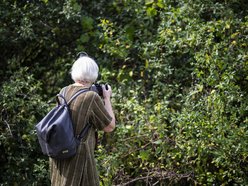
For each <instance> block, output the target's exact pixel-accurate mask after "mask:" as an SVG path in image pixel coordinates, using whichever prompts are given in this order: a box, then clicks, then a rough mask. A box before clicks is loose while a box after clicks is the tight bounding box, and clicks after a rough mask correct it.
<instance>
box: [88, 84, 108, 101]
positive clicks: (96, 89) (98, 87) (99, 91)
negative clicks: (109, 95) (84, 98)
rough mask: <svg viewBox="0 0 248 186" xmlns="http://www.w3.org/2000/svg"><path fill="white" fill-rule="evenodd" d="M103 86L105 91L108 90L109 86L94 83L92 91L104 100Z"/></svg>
mask: <svg viewBox="0 0 248 186" xmlns="http://www.w3.org/2000/svg"><path fill="white" fill-rule="evenodd" d="M102 86H105V89H106V90H108V84H100V83H94V84H93V85H92V86H91V87H90V90H92V91H94V92H96V93H97V94H98V95H99V96H100V97H101V98H103V90H102Z"/></svg>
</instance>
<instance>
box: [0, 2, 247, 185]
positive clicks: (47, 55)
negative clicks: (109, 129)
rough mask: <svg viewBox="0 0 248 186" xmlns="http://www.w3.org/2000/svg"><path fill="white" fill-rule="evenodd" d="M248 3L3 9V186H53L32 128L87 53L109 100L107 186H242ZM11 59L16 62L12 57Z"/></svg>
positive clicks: (103, 149) (101, 152) (8, 5)
mask: <svg viewBox="0 0 248 186" xmlns="http://www.w3.org/2000/svg"><path fill="white" fill-rule="evenodd" d="M247 10H248V5H247V3H246V2H245V1H244V0H238V1H236V0H235V1H234V0H230V1H217V0H206V1H200V0H194V1H192V0H184V1H177V0H176V1H175V0H166V1H165V0H156V1H155V0H146V1H141V0H137V1H130V0H124V1H105V0H99V1H85V2H83V3H82V2H79V1H75V0H65V1H62V2H55V1H47V0H44V1H39V2H35V3H34V2H33V1H32V2H28V1H27V2H26V1H25V2H24V1H23V2H19V1H14V2H10V1H2V3H1V6H0V15H1V22H2V27H1V28H0V40H1V43H3V45H1V46H0V49H1V51H2V54H3V55H1V56H0V59H1V64H0V67H1V68H0V74H1V77H3V79H2V80H1V83H0V84H1V100H0V102H1V126H0V131H1V135H0V140H1V141H0V149H1V152H3V153H1V155H0V164H1V172H2V173H3V174H2V175H1V177H0V182H1V184H2V185H7V184H13V185H19V184H20V185H23V184H24V185H25V184H27V185H32V184H33V185H39V183H42V184H43V185H49V176H48V173H49V172H48V171H47V170H48V167H47V166H48V162H47V159H45V158H44V157H42V155H41V152H40V150H39V147H38V142H37V139H36V136H35V133H34V128H33V127H34V125H35V123H37V121H38V120H39V119H40V118H41V117H42V116H44V114H45V113H46V111H47V110H48V109H49V107H50V106H49V105H48V104H47V103H45V102H44V101H45V100H49V99H51V97H52V96H53V95H54V94H56V93H57V91H58V90H59V88H61V87H62V86H65V85H67V84H68V83H70V82H71V81H70V79H69V74H68V72H69V69H70V67H71V62H72V61H73V60H74V57H75V55H76V53H77V52H79V51H81V50H83V51H86V52H87V53H88V54H89V55H90V56H92V57H93V58H95V59H96V61H97V62H98V63H99V65H100V70H101V75H102V79H101V81H102V82H108V83H109V84H111V85H112V88H113V90H114V91H113V107H114V109H115V114H116V118H117V128H116V130H115V131H114V132H113V133H112V134H103V133H101V136H100V137H101V138H100V139H101V140H100V144H99V149H98V151H97V152H96V154H97V164H98V166H99V171H100V178H101V184H102V185H129V184H130V185H156V184H159V185H247V184H248V177H247V172H248V170H247V167H248V166H247V165H248V164H247V163H248V159H247V157H248V154H247V152H248V139H247V136H248V135H247V131H248V130H247V121H248V119H247V115H248V105H247V103H248V95H247V92H248V87H247V85H248V82H247V81H248V62H247V61H248V60H247V59H248V57H247V43H248V41H247V38H248V17H247ZM13 49H14V50H13Z"/></svg>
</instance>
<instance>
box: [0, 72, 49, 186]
mask: <svg viewBox="0 0 248 186" xmlns="http://www.w3.org/2000/svg"><path fill="white" fill-rule="evenodd" d="M28 73H29V70H28V68H22V69H20V70H19V72H16V73H15V74H13V75H12V76H11V77H10V80H9V81H6V82H5V83H4V84H3V85H2V90H1V100H0V103H1V126H0V131H1V135H0V148H1V158H0V162H1V179H0V182H1V183H2V184H3V185H9V183H13V184H15V185H19V184H20V185H31V184H33V183H36V184H37V183H45V182H47V181H46V179H47V172H45V173H44V171H46V170H47V166H45V165H47V164H43V167H40V168H39V169H38V167H37V166H40V165H39V163H40V160H39V157H40V155H39V153H37V152H40V149H39V146H38V143H37V142H38V141H37V137H36V133H35V129H34V123H37V121H38V120H37V119H39V118H41V116H42V115H43V114H44V113H45V112H46V111H47V110H48V105H47V104H45V103H44V102H43V101H42V98H41V96H40V95H39V91H40V90H41V88H40V87H41V83H40V82H38V81H37V80H35V79H34V78H33V75H28ZM34 172H36V174H34ZM42 172H43V173H42Z"/></svg>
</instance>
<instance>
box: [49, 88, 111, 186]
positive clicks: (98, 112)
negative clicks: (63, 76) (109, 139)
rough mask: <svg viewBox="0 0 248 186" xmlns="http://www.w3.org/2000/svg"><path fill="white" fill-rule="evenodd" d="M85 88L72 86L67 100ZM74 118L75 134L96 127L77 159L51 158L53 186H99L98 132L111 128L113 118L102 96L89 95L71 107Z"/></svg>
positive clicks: (81, 144)
mask: <svg viewBox="0 0 248 186" xmlns="http://www.w3.org/2000/svg"><path fill="white" fill-rule="evenodd" d="M82 88H83V87H80V86H74V85H69V86H68V87H64V88H63V89H62V90H61V92H63V91H65V92H66V94H65V97H66V100H69V98H70V97H71V96H72V95H73V94H75V93H76V92H77V91H78V90H80V89H82ZM70 109H71V116H72V120H73V123H74V131H75V134H76V135H77V134H79V133H80V131H81V130H82V129H83V127H84V126H85V125H86V123H87V122H89V123H90V124H91V125H92V127H91V128H90V130H89V132H88V134H87V135H86V136H85V137H84V138H83V139H82V142H81V143H80V145H79V147H78V152H77V155H76V156H74V157H72V158H70V159H66V160H55V159H52V158H50V159H49V165H50V175H51V185H52V186H98V185H99V175H98V172H97V169H96V162H95V159H94V149H95V145H96V138H95V131H96V130H102V129H103V128H104V127H106V126H107V125H109V124H110V122H111V120H112V118H111V116H110V115H109V114H108V112H107V111H106V109H105V108H104V103H103V101H102V99H101V98H100V96H99V95H98V94H97V93H95V92H93V91H88V92H86V93H82V94H80V95H79V96H78V97H77V98H76V99H75V100H74V101H73V102H72V103H71V104H70Z"/></svg>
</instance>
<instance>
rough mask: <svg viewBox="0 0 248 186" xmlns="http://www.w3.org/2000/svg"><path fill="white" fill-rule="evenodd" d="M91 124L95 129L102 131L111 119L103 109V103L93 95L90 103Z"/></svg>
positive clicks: (98, 97)
mask: <svg viewBox="0 0 248 186" xmlns="http://www.w3.org/2000/svg"><path fill="white" fill-rule="evenodd" d="M92 113H93V114H92V117H93V118H92V122H93V125H94V126H95V128H97V129H98V130H103V128H105V127H106V126H108V125H109V124H110V123H111V121H112V117H111V116H110V115H109V113H108V112H107V110H106V109H105V107H104V103H103V101H102V99H101V98H100V96H98V95H95V97H94V100H93V103H92Z"/></svg>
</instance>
